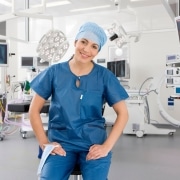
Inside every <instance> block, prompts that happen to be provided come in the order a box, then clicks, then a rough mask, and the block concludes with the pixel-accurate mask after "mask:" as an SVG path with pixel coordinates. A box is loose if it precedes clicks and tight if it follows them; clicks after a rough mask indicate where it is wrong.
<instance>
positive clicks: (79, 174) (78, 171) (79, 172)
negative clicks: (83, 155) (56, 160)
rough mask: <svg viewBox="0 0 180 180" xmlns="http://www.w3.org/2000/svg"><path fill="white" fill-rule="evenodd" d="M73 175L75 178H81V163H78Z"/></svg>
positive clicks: (75, 179)
mask: <svg viewBox="0 0 180 180" xmlns="http://www.w3.org/2000/svg"><path fill="white" fill-rule="evenodd" d="M71 175H73V176H74V180H81V170H80V166H79V164H76V165H75V167H74V169H73V172H72V173H71Z"/></svg>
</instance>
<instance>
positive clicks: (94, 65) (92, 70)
mask: <svg viewBox="0 0 180 180" xmlns="http://www.w3.org/2000/svg"><path fill="white" fill-rule="evenodd" d="M71 60H72V59H70V60H68V63H67V67H68V70H69V72H70V73H71V74H72V75H73V76H75V77H76V78H82V77H87V76H89V75H91V74H92V73H93V72H94V70H95V67H96V64H95V63H94V61H91V62H92V63H93V68H92V69H91V71H90V72H89V73H88V74H84V75H81V76H77V75H76V74H74V73H73V72H72V71H71V68H70V65H69V63H70V61H71Z"/></svg>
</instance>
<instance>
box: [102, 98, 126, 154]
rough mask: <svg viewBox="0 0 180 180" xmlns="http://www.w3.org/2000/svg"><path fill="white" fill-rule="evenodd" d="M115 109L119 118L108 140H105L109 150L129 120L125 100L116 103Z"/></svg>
mask: <svg viewBox="0 0 180 180" xmlns="http://www.w3.org/2000/svg"><path fill="white" fill-rule="evenodd" d="M113 109H114V111H115V112H116V114H117V118H116V121H115V123H114V125H113V127H112V130H111V132H110V134H109V136H108V138H107V140H106V141H105V142H104V145H105V146H106V147H107V149H108V151H110V150H111V149H112V148H113V146H114V145H115V143H116V141H117V140H118V138H119V137H120V136H121V134H122V132H123V129H124V128H125V126H126V123H127V121H128V110H127V106H126V103H125V101H120V102H118V103H116V104H114V105H113Z"/></svg>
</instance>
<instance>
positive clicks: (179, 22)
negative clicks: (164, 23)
mask: <svg viewBox="0 0 180 180" xmlns="http://www.w3.org/2000/svg"><path fill="white" fill-rule="evenodd" d="M175 25H176V31H177V35H178V41H179V42H180V16H177V17H175Z"/></svg>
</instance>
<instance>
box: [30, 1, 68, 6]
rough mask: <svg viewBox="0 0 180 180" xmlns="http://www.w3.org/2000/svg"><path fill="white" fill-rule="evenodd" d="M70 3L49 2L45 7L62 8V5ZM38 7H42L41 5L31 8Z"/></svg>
mask: <svg viewBox="0 0 180 180" xmlns="http://www.w3.org/2000/svg"><path fill="white" fill-rule="evenodd" d="M70 3H71V2H70V1H68V0H64V1H58V2H49V3H46V7H55V6H62V5H66V4H70ZM39 6H42V4H38V5H33V6H31V7H39Z"/></svg>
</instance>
